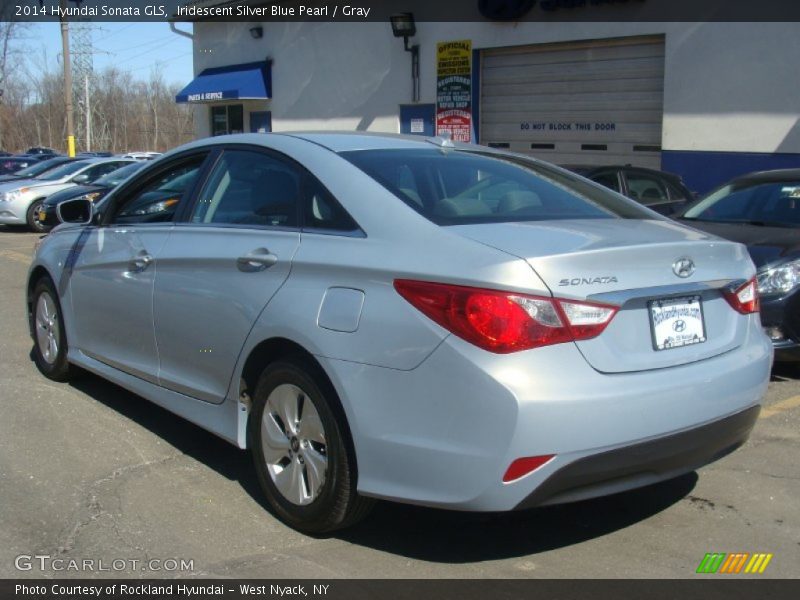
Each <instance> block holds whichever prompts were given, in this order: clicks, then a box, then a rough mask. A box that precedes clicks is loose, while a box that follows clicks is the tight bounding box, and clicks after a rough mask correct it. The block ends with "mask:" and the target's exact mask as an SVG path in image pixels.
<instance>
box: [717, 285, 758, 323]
mask: <svg viewBox="0 0 800 600" xmlns="http://www.w3.org/2000/svg"><path fill="white" fill-rule="evenodd" d="M722 295H723V296H725V300H727V301H728V304H730V305H731V306H732V307H733V309H734V310H735V311H736V312H739V313H742V314H743V315H749V314H751V313H757V312H758V310H759V301H758V284H757V283H756V278H755V277H754V278H753V279H751V280H750V281H748V282H747V283H744V284H742V285H741V286H739V287H738V288H735V289H727V290H723V292H722Z"/></svg>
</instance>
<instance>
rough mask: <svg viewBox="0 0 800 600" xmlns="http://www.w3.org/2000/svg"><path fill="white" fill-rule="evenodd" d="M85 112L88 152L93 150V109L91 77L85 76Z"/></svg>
mask: <svg viewBox="0 0 800 600" xmlns="http://www.w3.org/2000/svg"><path fill="white" fill-rule="evenodd" d="M83 99H84V102H85V104H84V105H83V110H84V112H85V113H86V151H87V152H89V151H90V150H91V149H92V107H91V105H90V104H89V75H84V76H83Z"/></svg>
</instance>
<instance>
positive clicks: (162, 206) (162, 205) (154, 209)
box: [133, 198, 179, 215]
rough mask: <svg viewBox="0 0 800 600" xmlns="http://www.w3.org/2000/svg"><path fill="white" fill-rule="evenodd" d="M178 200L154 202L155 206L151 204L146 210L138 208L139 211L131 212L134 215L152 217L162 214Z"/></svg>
mask: <svg viewBox="0 0 800 600" xmlns="http://www.w3.org/2000/svg"><path fill="white" fill-rule="evenodd" d="M178 200H179V199H178V198H170V199H169V200H162V201H161V202H156V203H155V204H151V205H150V206H148V207H146V208H140V209H139V210H135V211H133V214H134V215H154V214H156V213H160V212H164V211H165V210H167V209H168V208H169V207H170V206H172V205H173V204H177V203H178Z"/></svg>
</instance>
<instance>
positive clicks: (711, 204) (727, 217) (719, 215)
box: [683, 181, 800, 227]
mask: <svg viewBox="0 0 800 600" xmlns="http://www.w3.org/2000/svg"><path fill="white" fill-rule="evenodd" d="M683 218H684V219H689V220H693V221H716V222H719V223H750V224H752V225H768V226H774V227H799V226H800V181H783V182H769V183H753V182H747V183H745V184H737V185H731V184H728V185H725V186H723V187H721V188H719V189H718V190H716V191H714V192H712V193H711V194H709V195H708V196H706V197H705V198H703V199H702V200H700V201H699V202H698V203H697V204H695V205H694V206H692V207H691V208H689V210H687V211H686V213H685V214H684V215H683Z"/></svg>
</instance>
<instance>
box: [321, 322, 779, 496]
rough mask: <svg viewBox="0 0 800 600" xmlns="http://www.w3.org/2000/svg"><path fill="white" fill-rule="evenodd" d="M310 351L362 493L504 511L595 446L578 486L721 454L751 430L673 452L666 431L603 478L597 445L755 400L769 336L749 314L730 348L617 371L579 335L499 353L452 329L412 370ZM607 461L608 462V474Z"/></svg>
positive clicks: (614, 484)
mask: <svg viewBox="0 0 800 600" xmlns="http://www.w3.org/2000/svg"><path fill="white" fill-rule="evenodd" d="M318 358H319V360H320V362H321V363H322V365H323V368H325V370H326V372H327V373H328V374H329V375H330V376H331V379H332V381H333V384H334V386H335V387H336V389H337V390H338V391H339V396H340V398H341V399H342V404H343V407H344V410H345V413H346V414H347V417H348V424H349V425H350V429H351V431H352V434H353V440H354V446H355V451H356V458H357V462H358V472H359V483H358V489H359V491H360V492H361V493H363V494H365V495H368V496H374V497H380V498H386V499H391V500H397V501H405V502H410V503H415V504H422V505H428V506H438V507H443V508H450V509H458V510H471V511H507V510H513V509H515V508H516V507H518V506H521V505H522V506H525V505H527V504H528V503H530V502H537V501H541V502H556V501H566V499H567V495H566V488H564V489H563V492H564V493H562V492H558V494H555V493H549V494H547V496H546V497H545V496H544V495H542V496H540V495H537V494H536V490H537V489H538V488H539V487H540V486H544V485H545V484H546V482H547V481H548V480H550V478H551V477H554V476H555V475H556V473H558V472H559V471H561V470H562V469H565V468H567V467H569V465H571V464H575V463H579V462H580V461H582V460H584V459H586V460H588V459H590V458H591V457H601V458H597V459H594V458H592V461H591V463H590V465H595V466H592V469H591V471H592V472H594V473H596V475H592V477H591V479H594V480H595V481H594V484H595V485H594V486H593V489H592V490H589V489H588V488H587V489H586V490H583V492H585V494H584V495H585V497H588V495H598V494H607V493H615V492H619V491H623V490H625V489H630V488H633V487H638V486H642V485H647V484H649V483H654V482H656V481H659V480H662V479H664V478H667V477H671V476H675V475H677V474H680V473H682V472H688V471H691V470H693V469H694V468H696V467H697V466H699V465H701V464H703V463H705V462H708V460H714V459H715V458H717V457H719V456H721V454H722V453H724V451H725V450H726V449H728V448H731V447H733V446H735V445H736V444H738V443H741V441H744V439H746V437H747V436H746V433H744V434H743V435H742V436H739V437H736V435H734V438H736V439H734V440H733V441H729V440H728V439H727V434H726V436H723V437H726V439H723V440H721V441H720V440H710V441H709V445H708V447H706V448H698V449H697V452H696V453H695V452H687V453H681V452H678V453H677V454H672V455H670V452H669V447H670V442H669V441H665V442H663V444H658V449H659V452H660V454H659V455H658V456H656V455H654V458H655V459H657V460H656V461H655V462H656V463H657V464H656V465H655V466H653V467H651V468H650V470H648V469H646V468H644V467H645V466H646V464H645V463H646V462H647V461H646V457H644V458H643V459H642V461H641V462H640V463H639V464H637V461H636V460H633V459H627V460H628V461H629V463H630V464H629V465H628V467H630V468H631V469H633V470H632V471H631V472H630V473H628V474H627V476H625V477H622V478H621V479H620V478H617V480H613V477H612V481H611V482H609V481H606V478H605V477H604V476H603V468H601V467H599V466H597V465H600V464H602V463H603V462H604V461H605V459H604V458H602V457H603V456H605V457H606V458H607V457H612V458H614V457H617V456H619V455H626V454H630V453H631V452H633V453H634V454H636V453H637V452H638V451H639V450H637V448H638V449H640V450H642V451H645V450H647V449H648V448H650V446H648V445H647V444H648V443H649V442H651V441H652V440H660V439H668V438H671V437H672V436H678V437H677V438H676V439H682V438H681V436H682V435H684V432H690V431H694V430H698V429H699V430H700V431H701V432H702V431H703V429H702V428H703V427H705V426H707V425H709V424H713V423H716V422H719V421H723V420H725V419H728V418H730V417H732V416H733V415H737V414H739V413H742V412H746V411H748V410H750V409H753V408H754V407H756V406H757V405H758V404H759V403H760V399H761V397H762V396H763V394H764V392H765V391H766V386H767V383H768V381H769V374H770V369H771V366H772V346H771V344H770V342H769V340H768V339H767V337H766V336H765V335H764V334H763V332H762V331H761V328H760V326H759V323H758V319H757V317H752V318H750V323H749V326H748V334H747V336H746V340H745V343H744V344H743V345H742V346H740V347H739V348H736V349H735V350H732V351H729V352H726V353H724V354H720V355H718V356H715V357H713V358H709V359H706V360H701V361H697V362H695V363H691V364H687V365H681V366H678V367H669V368H663V369H655V370H651V371H641V372H631V373H619V374H613V375H609V374H603V373H600V372H598V371H596V370H594V369H593V368H591V367H590V366H589V365H588V363H587V362H586V361H585V360H584V358H583V356H582V355H581V354H580V352H579V351H578V349H577V348H576V346H575V345H574V344H559V345H555V346H550V347H545V348H539V349H536V350H531V351H526V352H519V353H515V354H510V355H503V356H499V355H495V354H491V353H488V352H485V351H482V350H480V349H478V348H476V347H474V346H471V345H470V344H468V343H467V342H464V341H463V340H460V339H459V338H455V337H453V336H451V337H448V338H447V339H446V340H445V341H444V342H443V343H442V344H441V345H440V346H439V348H437V349H436V350H435V351H434V352H433V353H432V354H431V356H429V357H428V358H427V359H426V360H425V361H424V362H423V363H422V364H421V365H419V366H418V367H417V368H415V369H412V370H410V371H401V370H397V369H387V368H382V367H375V366H370V365H364V364H358V363H353V362H347V361H338V360H332V359H327V358H324V357H318ZM748 414H754V413H748ZM721 427H723V426H721ZM723 428H724V427H723ZM687 435H688V434H687ZM700 435H702V433H701V434H700ZM690 437H693V436H690ZM631 448H632V449H633V450H630V452H629V450H626V449H631ZM617 451H619V453H620V454H619V455H618V454H608V453H616V452H617ZM544 455H555V457H554V458H553V459H552V460H550V461H549V462H547V463H546V464H544V465H543V466H541V467H540V468H539V469H537V470H535V471H533V472H532V473H529V474H528V475H525V476H524V477H521V478H519V479H517V480H514V481H512V482H510V483H505V482H503V480H502V479H503V475H504V473H505V472H506V470H507V469H508V466H509V465H510V464H511V463H512V462H513V461H514V460H516V459H518V458H522V457H531V456H544ZM706 459H708V460H706ZM615 460H616V458H615ZM628 467H626V468H628ZM575 468H576V469H578V468H580V467H575ZM615 468H616V467H614V466H613V464H612V465H610V466H608V469H609V470H610V471H611V473H612V476H613V472H614V469H615ZM566 473H567V474H569V471H566ZM559 479H561V477H559ZM602 481H605V483H603V484H602V485H599V484H600V483H601V482H602ZM588 483H591V482H590V481H589V480H588V479H587V485H588ZM563 485H564V484H559V487H563ZM589 487H592V486H589ZM545 490H546V488H545ZM542 494H544V492H543V493H542ZM586 494H588V495H586ZM556 496H558V498H556ZM529 498H533V500H528V499H529ZM577 498H578V496H577V495H576V496H575V498H573V499H577Z"/></svg>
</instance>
